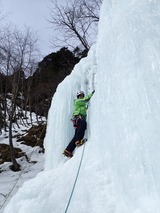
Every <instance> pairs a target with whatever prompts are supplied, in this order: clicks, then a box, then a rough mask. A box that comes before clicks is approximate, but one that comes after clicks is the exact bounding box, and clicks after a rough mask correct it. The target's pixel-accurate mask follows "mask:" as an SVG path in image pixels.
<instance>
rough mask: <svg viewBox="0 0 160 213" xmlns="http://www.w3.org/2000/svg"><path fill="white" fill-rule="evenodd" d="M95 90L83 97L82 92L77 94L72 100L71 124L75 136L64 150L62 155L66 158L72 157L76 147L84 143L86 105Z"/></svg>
mask: <svg viewBox="0 0 160 213" xmlns="http://www.w3.org/2000/svg"><path fill="white" fill-rule="evenodd" d="M94 92H95V90H94V91H93V92H92V93H91V94H89V95H87V96H86V97H85V94H84V92H83V91H80V92H78V93H77V99H75V100H74V111H73V117H72V119H71V121H72V122H73V126H74V128H75V134H74V137H73V138H72V140H71V141H70V143H69V144H68V146H67V147H66V149H65V150H64V152H63V154H64V155H65V156H67V157H72V156H73V151H74V149H75V148H76V146H77V147H78V146H81V145H83V143H84V142H85V141H84V134H85V130H86V128H87V123H86V116H87V103H88V102H89V100H90V99H91V97H92V96H93V94H94Z"/></svg>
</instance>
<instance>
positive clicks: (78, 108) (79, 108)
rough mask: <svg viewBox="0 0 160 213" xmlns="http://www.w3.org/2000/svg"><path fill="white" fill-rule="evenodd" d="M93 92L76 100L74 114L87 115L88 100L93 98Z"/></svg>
mask: <svg viewBox="0 0 160 213" xmlns="http://www.w3.org/2000/svg"><path fill="white" fill-rule="evenodd" d="M92 96H93V93H91V94H89V95H87V96H86V97H84V98H78V99H75V100H74V111H73V115H74V116H76V115H82V116H84V117H86V115H87V102H88V101H89V100H90V99H91V97H92Z"/></svg>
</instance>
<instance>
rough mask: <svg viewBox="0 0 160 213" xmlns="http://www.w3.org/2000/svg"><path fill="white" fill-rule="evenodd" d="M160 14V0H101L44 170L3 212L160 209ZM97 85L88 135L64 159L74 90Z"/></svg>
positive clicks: (56, 115)
mask: <svg viewBox="0 0 160 213" xmlns="http://www.w3.org/2000/svg"><path fill="white" fill-rule="evenodd" d="M159 20H160V2H159V0H141V1H139V0H130V1H128V0H121V1H115V0H104V1H103V4H102V8H101V16H100V23H99V33H98V38H97V43H96V45H95V47H92V48H91V50H90V52H89V56H88V57H87V58H85V59H83V60H82V61H81V62H80V63H79V64H78V65H77V66H76V67H75V69H74V71H73V72H72V74H71V75H70V76H68V77H67V78H66V79H65V80H64V81H63V82H62V83H61V84H60V85H59V87H58V89H57V92H56V94H55V95H54V97H53V103H52V106H51V108H50V112H49V119H48V128H47V135H46V138H45V147H46V162H45V171H44V172H41V173H39V174H38V175H37V177H36V178H35V179H32V180H30V181H28V182H26V183H25V184H24V185H23V187H22V188H21V189H20V190H19V191H18V193H17V194H16V195H15V196H14V197H13V199H12V200H11V201H10V203H9V204H8V206H7V207H6V209H5V211H4V212H5V213H21V212H23V213H28V212H31V213H42V212H47V213H63V212H69V213H75V212H80V213H106V212H107V213H149V212H150V213H160V163H159V162H160V161H159V160H160V154H159V153H160V143H159V140H160V21H159ZM94 88H95V89H96V92H95V94H94V96H93V98H92V99H91V101H90V105H89V111H88V118H87V120H88V129H87V132H86V134H87V137H88V142H87V143H86V145H85V146H83V147H81V148H78V149H77V150H76V151H75V154H74V157H73V158H72V159H70V160H67V161H66V160H65V159H64V157H63V156H62V154H61V153H62V151H63V149H64V148H65V147H66V145H67V144H68V142H69V140H70V139H71V138H72V135H73V129H72V124H71V122H70V117H71V115H72V110H73V100H74V98H75V94H76V92H77V90H79V89H81V90H84V91H85V92H86V93H89V92H91V91H92V90H93V89H94ZM84 148H85V149H84ZM83 150H84V155H83V159H82V164H81V168H80V171H79V173H78V174H79V175H78V178H77V172H78V169H79V165H80V162H81V156H82V154H83ZM75 180H77V181H76V185H75V188H74V183H75ZM73 188H74V191H72V189H73ZM70 198H71V199H70ZM69 199H70V200H69ZM68 204H69V206H68V207H67V205H68Z"/></svg>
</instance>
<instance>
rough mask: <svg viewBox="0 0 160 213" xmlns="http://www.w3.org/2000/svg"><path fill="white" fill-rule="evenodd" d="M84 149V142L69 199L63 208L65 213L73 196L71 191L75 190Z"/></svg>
mask: <svg viewBox="0 0 160 213" xmlns="http://www.w3.org/2000/svg"><path fill="white" fill-rule="evenodd" d="M84 150H85V144H84V146H83V151H82V155H81V159H80V163H79V167H78V171H77V175H76V178H75V181H74V184H73V187H72V191H71V194H70V197H69V200H68V203H67V206H66V209H65V211H64V213H67V211H68V208H69V206H70V203H71V199H72V196H73V193H74V190H75V186H76V183H77V180H78V176H79V172H80V168H81V165H82V160H83V156H84Z"/></svg>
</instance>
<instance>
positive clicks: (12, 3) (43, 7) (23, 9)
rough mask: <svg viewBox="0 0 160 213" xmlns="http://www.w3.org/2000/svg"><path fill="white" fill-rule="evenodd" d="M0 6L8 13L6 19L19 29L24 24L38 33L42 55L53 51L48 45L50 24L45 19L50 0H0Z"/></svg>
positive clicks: (21, 28) (50, 33) (47, 14)
mask: <svg viewBox="0 0 160 213" xmlns="http://www.w3.org/2000/svg"><path fill="white" fill-rule="evenodd" d="M0 7H1V8H3V11H4V12H5V13H7V14H8V13H9V15H7V19H8V20H9V21H11V22H13V23H14V24H15V25H16V26H17V27H18V28H19V29H20V30H23V29H24V26H25V25H26V26H27V27H31V29H33V30H34V31H35V32H37V33H38V35H39V38H40V50H41V52H42V55H44V56H46V55H47V54H49V53H51V52H53V51H54V50H53V49H51V47H50V46H51V43H50V40H51V35H52V31H51V25H50V24H49V23H48V22H47V21H46V19H47V18H49V7H51V3H50V0H0Z"/></svg>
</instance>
